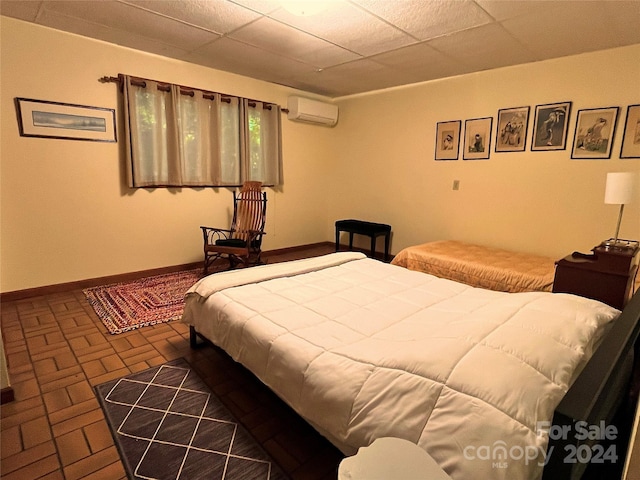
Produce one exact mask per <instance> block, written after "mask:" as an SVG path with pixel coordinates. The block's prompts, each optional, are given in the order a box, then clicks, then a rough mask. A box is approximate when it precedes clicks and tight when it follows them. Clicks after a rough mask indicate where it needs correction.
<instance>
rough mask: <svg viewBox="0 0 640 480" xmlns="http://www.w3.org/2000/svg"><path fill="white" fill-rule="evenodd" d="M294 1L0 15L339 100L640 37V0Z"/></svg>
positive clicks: (2, 9) (44, 9)
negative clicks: (310, 5)
mask: <svg viewBox="0 0 640 480" xmlns="http://www.w3.org/2000/svg"><path fill="white" fill-rule="evenodd" d="M292 1H296V0H0V14H2V15H4V16H9V17H14V18H17V19H20V20H23V21H27V22H33V23H37V24H39V25H43V26H46V27H50V28H55V29H59V30H63V31H67V32H71V33H75V34H78V35H83V36H87V37H91V38H96V39H99V40H103V41H106V42H111V43H114V44H117V45H123V46H126V47H130V48H135V49H138V50H142V51H146V52H150V53H154V54H159V55H164V56H167V57H171V58H176V59H180V60H184V61H187V62H192V63H196V64H200V65H205V66H208V67H212V68H216V69H221V70H226V71H229V72H232V73H237V74H241V75H245V76H249V77H252V78H257V79H261V80H265V81H269V82H275V83H279V84H283V85H288V86H291V87H294V88H298V89H301V90H305V91H308V92H312V93H317V94H320V95H327V96H330V97H339V96H344V95H350V94H355V93H360V92H367V91H371V90H377V89H381V88H386V87H392V86H398V85H406V84H410V83H415V82H421V81H426V80H433V79H437V78H445V77H449V76H452V75H460V74H464V73H469V72H473V71H482V70H487V69H491V68H497V67H501V66H508V65H517V64H520V63H526V62H532V61H537V60H544V59H551V58H558V57H562V56H566V55H573V54H578V53H584V52H590V51H595V50H603V49H607V48H612V47H619V46H624V45H631V44H640V28H639V27H638V25H640V0H536V1H533V0H455V1H454V0H318V2H320V1H324V2H326V5H325V8H324V10H323V11H322V12H320V13H318V14H316V15H307V16H298V15H295V14H294V13H291V12H290V11H288V10H287V9H286V8H285V7H286V5H285V4H288V3H291V2H292ZM318 2H315V3H318ZM114 73H118V72H114ZM127 73H131V74H135V72H127ZM160 80H162V79H160Z"/></svg>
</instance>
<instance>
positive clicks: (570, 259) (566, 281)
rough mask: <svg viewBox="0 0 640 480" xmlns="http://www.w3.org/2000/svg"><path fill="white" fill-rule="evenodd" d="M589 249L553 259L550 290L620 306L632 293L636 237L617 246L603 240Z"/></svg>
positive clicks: (637, 254) (638, 250)
mask: <svg viewBox="0 0 640 480" xmlns="http://www.w3.org/2000/svg"><path fill="white" fill-rule="evenodd" d="M591 251H592V253H590V254H585V253H580V252H574V253H573V254H571V255H569V256H566V257H564V258H563V259H561V260H558V261H557V262H556V275H555V279H554V281H553V291H554V292H556V293H575V294H576V295H580V296H582V297H587V298H592V299H594V300H599V301H601V302H603V303H606V304H607V305H610V306H612V307H614V308H617V309H619V310H622V309H623V308H624V306H625V305H626V303H627V302H628V301H629V299H630V298H631V295H633V291H634V282H635V278H636V274H637V272H638V261H639V259H640V247H639V244H638V242H637V241H625V243H623V244H619V245H617V246H613V247H612V246H610V245H608V242H607V241H605V242H602V243H601V244H600V245H598V246H596V247H594V248H593V249H592V250H591Z"/></svg>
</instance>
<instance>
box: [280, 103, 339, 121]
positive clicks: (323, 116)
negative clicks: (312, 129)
mask: <svg viewBox="0 0 640 480" xmlns="http://www.w3.org/2000/svg"><path fill="white" fill-rule="evenodd" d="M287 108H288V109H289V113H287V118H288V119H289V120H294V121H296V122H305V123H315V124H316V125H325V126H327V127H333V126H334V125H335V124H336V123H338V107H337V106H336V105H332V104H330V103H324V102H319V101H317V100H311V99H309V98H304V97H289V99H288V101H287Z"/></svg>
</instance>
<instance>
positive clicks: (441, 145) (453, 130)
mask: <svg viewBox="0 0 640 480" xmlns="http://www.w3.org/2000/svg"><path fill="white" fill-rule="evenodd" d="M461 125H462V122H461V121H460V120H451V121H449V122H438V123H437V124H436V160H457V159H458V151H459V150H460V148H459V147H460V128H461Z"/></svg>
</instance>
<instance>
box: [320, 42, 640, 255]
mask: <svg viewBox="0 0 640 480" xmlns="http://www.w3.org/2000/svg"><path fill="white" fill-rule="evenodd" d="M638 58H640V45H635V46H632V47H627V48H620V49H615V50H609V51H605V52H598V53H593V54H587V55H580V56H574V57H568V58H563V59H558V60H552V61H545V62H538V63H533V64H528V65H522V66H516V67H509V68H502V69H498V70H493V71H487V72H480V73H476V74H472V75H464V76H461V77H457V78H451V79H446V80H442V81H434V82H428V83H424V84H420V85H415V86H411V87H405V88H399V89H394V90H388V91H385V92H377V93H374V94H369V95H360V96H355V97H351V98H346V97H345V98H343V99H341V100H340V101H339V106H340V113H341V118H340V123H339V125H338V128H337V129H336V135H335V136H334V137H333V138H332V142H333V146H334V155H333V160H334V164H333V165H334V166H333V169H332V170H333V172H334V174H333V180H332V183H333V187H332V195H331V199H332V201H331V202H330V204H329V207H328V208H329V221H331V220H333V219H337V218H348V217H354V218H363V219H367V220H370V221H374V222H383V223H390V224H391V225H392V227H393V232H394V233H393V240H392V251H393V252H394V253H397V252H398V251H399V250H400V249H401V248H404V247H406V246H408V245H412V244H416V243H423V242H426V241H430V240H439V239H458V240H464V241H471V242H477V243H481V244H486V245H493V246H498V247H504V248H511V249H516V250H521V251H525V252H532V253H539V254H543V255H549V256H553V257H554V258H561V257H562V256H564V255H567V254H569V253H571V252H572V251H574V250H584V251H589V250H590V249H591V248H592V247H594V246H595V245H597V244H598V243H600V242H601V241H602V240H605V239H607V238H609V237H611V236H613V235H614V233H615V227H616V222H617V218H618V211H619V208H618V207H617V206H614V205H605V204H604V186H605V179H606V173H607V172H610V171H640V159H636V160H632V159H624V160H621V159H619V154H620V144H621V143H620V142H621V138H622V130H623V125H624V116H625V115H626V107H627V105H629V104H639V103H640V62H638ZM564 101H572V102H573V107H572V113H571V120H570V124H569V134H568V142H567V143H568V148H567V150H564V151H553V152H531V151H525V152H518V153H495V152H494V151H493V148H494V147H493V146H492V151H491V158H490V159H489V160H473V161H471V160H462V155H461V156H460V160H458V161H434V149H435V147H434V137H435V125H436V123H437V122H442V121H448V120H462V121H463V130H464V120H465V119H471V118H479V117H494V131H493V140H494V141H495V121H496V117H497V112H498V109H501V108H509V107H520V106H527V105H529V106H531V118H530V128H529V135H528V139H527V150H529V148H530V141H531V124H532V121H533V112H534V107H535V106H536V105H539V104H545V103H554V102H564ZM611 106H620V107H622V108H621V114H620V117H619V119H618V128H617V132H616V136H615V140H614V145H613V154H612V158H611V159H610V160H571V159H570V157H571V155H570V145H571V143H572V141H573V132H574V126H575V119H576V114H577V111H578V110H579V109H585V108H596V107H611ZM492 145H493V144H492ZM454 180H459V181H460V190H458V191H454V190H453V189H452V185H453V181H454ZM620 236H621V237H622V238H631V239H640V185H639V188H638V189H637V198H636V199H635V201H634V203H633V204H631V205H628V206H627V207H625V214H624V217H623V222H622V227H621V230H620ZM360 245H361V246H365V247H366V245H367V241H366V239H363V241H361V243H360ZM379 248H381V247H379Z"/></svg>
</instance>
